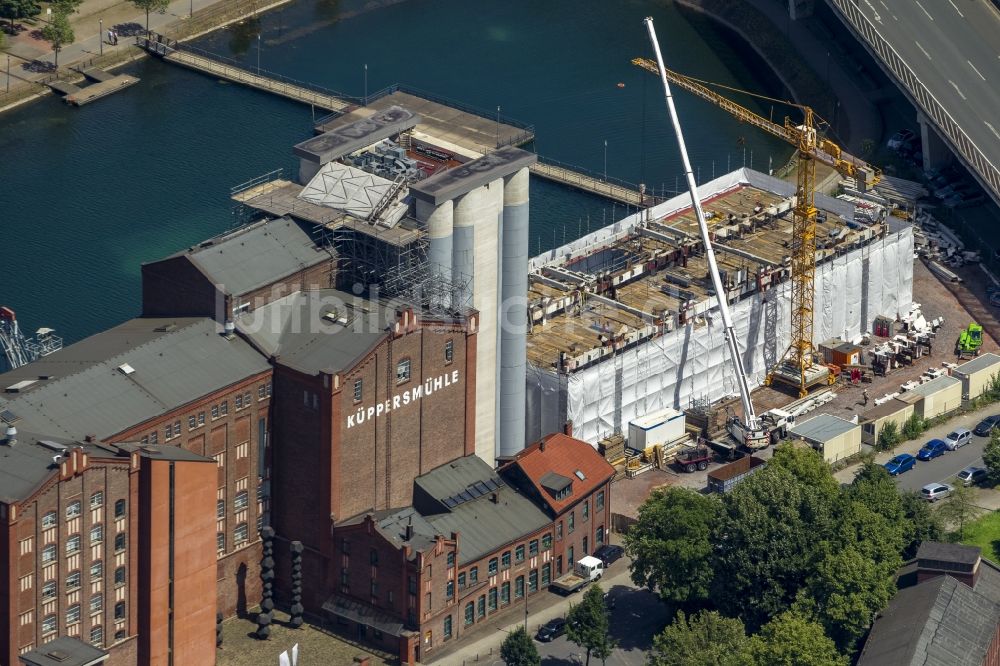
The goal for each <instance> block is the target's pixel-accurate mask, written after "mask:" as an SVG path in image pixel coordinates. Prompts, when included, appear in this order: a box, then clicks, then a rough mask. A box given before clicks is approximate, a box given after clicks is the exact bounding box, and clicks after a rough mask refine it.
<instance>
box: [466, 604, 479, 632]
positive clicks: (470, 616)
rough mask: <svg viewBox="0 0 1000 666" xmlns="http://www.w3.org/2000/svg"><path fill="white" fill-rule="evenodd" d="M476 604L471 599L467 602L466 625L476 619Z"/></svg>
mask: <svg viewBox="0 0 1000 666" xmlns="http://www.w3.org/2000/svg"><path fill="white" fill-rule="evenodd" d="M475 614H476V606H475V604H473V603H472V602H471V601H470V602H469V603H467V604H465V626H467V627H468V626H469V625H470V624H472V623H473V622H475V621H476V618H475Z"/></svg>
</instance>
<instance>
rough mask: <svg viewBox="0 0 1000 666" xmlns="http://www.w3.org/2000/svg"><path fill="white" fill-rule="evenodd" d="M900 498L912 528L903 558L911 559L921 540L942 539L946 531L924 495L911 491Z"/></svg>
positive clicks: (904, 547) (904, 513) (904, 548)
mask: <svg viewBox="0 0 1000 666" xmlns="http://www.w3.org/2000/svg"><path fill="white" fill-rule="evenodd" d="M899 499H900V501H901V502H902V503H903V515H905V516H906V520H907V523H908V525H909V527H910V529H911V532H910V533H909V535H908V536H907V543H906V544H905V545H904V546H903V559H904V560H910V559H913V557H914V556H915V555H916V554H917V548H919V547H920V544H921V542H924V541H940V540H941V536H942V535H943V533H944V532H943V530H942V529H941V521H940V519H939V518H938V516H937V515H936V514H935V513H934V512H933V511H931V508H930V506H928V504H927V501H926V500H925V499H924V498H923V497H921V496H920V495H918V494H916V493H913V492H910V493H903V494H901V495H900V496H899Z"/></svg>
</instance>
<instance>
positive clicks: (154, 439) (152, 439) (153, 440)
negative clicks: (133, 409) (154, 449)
mask: <svg viewBox="0 0 1000 666" xmlns="http://www.w3.org/2000/svg"><path fill="white" fill-rule="evenodd" d="M159 437H160V435H159V433H155V432H151V433H149V443H150V444H159V443H160V439H159Z"/></svg>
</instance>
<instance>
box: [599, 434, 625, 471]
mask: <svg viewBox="0 0 1000 666" xmlns="http://www.w3.org/2000/svg"><path fill="white" fill-rule="evenodd" d="M597 451H598V453H600V454H601V455H602V456H604V459H605V460H607V461H608V462H609V463H611V464H612V465H618V464H621V463H622V462H624V461H625V436H624V435H622V434H621V433H620V432H616V433H614V434H612V435H609V436H608V437H605V438H604V439H602V440H601V441H599V442H598V443H597Z"/></svg>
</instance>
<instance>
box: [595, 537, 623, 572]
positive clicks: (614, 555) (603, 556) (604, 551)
mask: <svg viewBox="0 0 1000 666" xmlns="http://www.w3.org/2000/svg"><path fill="white" fill-rule="evenodd" d="M624 554H625V549H624V548H622V547H621V546H615V545H612V544H610V543H609V544H605V545H603V546H601V547H600V548H598V549H597V550H595V551H594V557H596V558H597V559H599V560H600V561H601V562H603V563H604V568H605V569H606V568H608V567H609V566H610V565H611V564H612V563H613V562H616V561H618V560H619V559H621V556H622V555H624Z"/></svg>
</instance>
